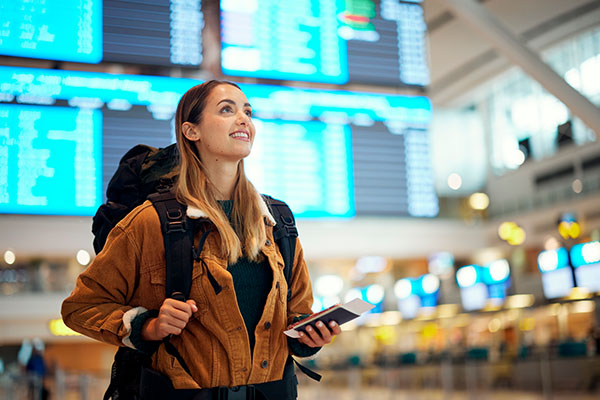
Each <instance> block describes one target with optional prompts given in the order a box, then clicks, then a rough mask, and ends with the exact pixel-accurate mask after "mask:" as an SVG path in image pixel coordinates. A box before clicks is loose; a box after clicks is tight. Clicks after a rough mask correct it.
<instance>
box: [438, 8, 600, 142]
mask: <svg viewBox="0 0 600 400" xmlns="http://www.w3.org/2000/svg"><path fill="white" fill-rule="evenodd" d="M445 3H446V5H447V6H448V8H449V9H450V11H451V12H452V13H453V14H454V15H455V16H456V17H458V18H460V19H462V20H464V21H465V22H467V23H468V24H469V25H471V26H472V27H473V28H475V29H476V30H477V31H479V32H480V33H481V34H482V35H483V36H484V37H486V38H487V39H488V40H489V41H490V43H491V44H492V46H493V47H495V48H496V49H497V50H498V51H499V52H501V53H502V54H504V56H506V58H508V59H509V60H510V61H512V62H513V63H515V64H516V65H518V66H520V67H521V68H522V69H523V71H525V73H527V74H528V75H530V76H531V77H532V78H533V79H535V80H536V81H538V82H539V83H540V85H542V86H543V87H544V88H545V89H546V90H547V91H548V92H550V93H552V94H553V95H554V96H555V97H556V98H558V99H559V100H560V101H562V102H563V103H564V104H565V106H567V107H568V108H569V109H570V110H571V112H572V113H573V114H574V115H576V116H577V117H579V118H580V119H581V120H582V121H583V123H585V124H586V125H587V126H588V127H589V128H590V129H592V130H593V131H594V132H595V133H596V137H597V138H600V109H599V108H598V107H596V106H595V105H594V104H593V103H592V102H591V101H590V100H589V99H588V98H587V97H585V96H583V95H582V94H581V93H579V92H578V91H577V90H575V89H573V87H571V85H569V84H568V83H567V82H566V81H565V80H564V79H563V78H562V77H561V76H560V75H558V74H557V73H556V72H555V71H554V70H553V69H552V68H550V66H548V65H547V64H546V63H545V62H544V61H542V59H540V57H539V56H538V55H537V54H536V53H535V52H534V51H532V50H530V49H529V47H527V45H526V44H525V43H524V41H523V40H521V39H520V38H519V37H517V36H516V35H515V34H513V33H512V32H510V31H509V30H508V29H507V28H506V27H505V26H504V25H503V24H502V23H501V22H500V21H499V20H498V19H497V18H496V17H495V16H494V15H493V14H492V13H490V12H489V11H488V10H487V9H486V8H485V7H484V6H482V5H480V4H479V3H478V2H477V1H474V0H445Z"/></svg>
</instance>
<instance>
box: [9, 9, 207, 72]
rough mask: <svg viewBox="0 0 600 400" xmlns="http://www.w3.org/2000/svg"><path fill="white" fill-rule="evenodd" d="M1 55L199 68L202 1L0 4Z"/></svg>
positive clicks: (202, 16)
mask: <svg viewBox="0 0 600 400" xmlns="http://www.w3.org/2000/svg"><path fill="white" fill-rule="evenodd" d="M0 16H2V18H0V54H2V55H8V56H19V57H29V58H44V59H51V60H59V61H77V62H86V63H99V62H100V61H108V62H121V63H133V64H144V65H159V66H182V67H198V66H199V65H200V64H201V63H202V29H203V28H204V14H203V12H202V2H201V0H146V1H139V0H104V1H102V0H61V1H58V0H54V1H52V0H10V1H1V2H0Z"/></svg>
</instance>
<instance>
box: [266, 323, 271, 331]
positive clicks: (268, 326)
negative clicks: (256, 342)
mask: <svg viewBox="0 0 600 400" xmlns="http://www.w3.org/2000/svg"><path fill="white" fill-rule="evenodd" d="M269 328H271V323H270V322H269V321H267V322H265V329H269Z"/></svg>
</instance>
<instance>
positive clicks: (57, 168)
mask: <svg viewBox="0 0 600 400" xmlns="http://www.w3.org/2000/svg"><path fill="white" fill-rule="evenodd" d="M101 136H102V116H101V114H100V112H99V111H98V110H90V109H77V108H70V107H44V106H38V105H36V106H32V105H17V104H0V143H1V146H0V209H1V210H2V211H3V212H6V213H12V214H19V213H35V214H59V215H71V214H84V215H89V214H92V213H94V212H95V210H96V208H97V207H98V202H99V200H100V199H101V197H102V196H101V192H100V185H99V183H100V179H101V175H100V171H101V154H102V148H101V141H100V139H101Z"/></svg>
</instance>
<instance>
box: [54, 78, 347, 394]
mask: <svg viewBox="0 0 600 400" xmlns="http://www.w3.org/2000/svg"><path fill="white" fill-rule="evenodd" d="M176 134H177V144H178V148H179V153H180V160H179V168H180V170H179V179H178V181H177V183H176V185H175V192H176V196H177V199H178V200H179V201H180V202H181V203H182V204H185V205H186V206H187V215H188V216H189V217H190V218H196V219H199V220H201V221H203V222H202V224H203V225H202V228H201V229H199V232H197V233H196V237H195V244H196V245H198V243H199V241H200V235H201V232H200V230H201V231H202V232H209V233H208V236H206V241H205V242H204V246H203V248H202V253H201V258H202V263H199V262H195V263H194V269H193V281H192V287H191V291H190V296H189V300H187V301H185V302H183V301H177V300H175V299H165V288H164V285H165V260H164V257H165V255H164V245H163V239H162V233H161V228H160V223H159V218H158V215H157V213H156V211H155V209H154V207H153V206H152V204H151V203H150V202H149V201H146V202H145V203H144V204H142V205H140V206H139V207H137V208H136V209H134V210H133V211H132V212H131V213H129V215H128V216H127V217H125V218H124V219H123V220H121V221H120V222H119V224H118V225H117V226H116V227H115V228H114V229H113V230H112V231H111V233H110V235H109V237H108V239H107V242H106V245H105V247H104V249H103V250H102V251H101V252H100V253H99V254H98V256H97V257H96V259H95V260H94V262H93V263H92V264H91V265H90V266H89V267H88V268H87V269H86V270H85V271H84V272H83V273H81V275H80V276H79V278H78V279H77V283H76V286H75V289H74V290H73V293H72V294H71V295H70V296H69V297H68V298H67V299H66V300H65V301H64V303H63V306H62V315H63V319H64V321H65V323H66V324H67V325H68V326H69V327H71V328H72V329H74V330H75V331H78V332H81V333H82V334H84V335H87V336H90V337H92V338H95V339H98V340H102V341H105V342H108V343H111V344H114V345H117V346H123V345H125V346H129V347H133V348H136V349H138V350H140V351H143V352H147V353H149V354H152V369H153V370H154V371H157V372H159V373H161V374H163V375H164V376H166V377H168V378H169V380H170V382H171V384H172V385H173V387H174V388H175V389H177V390H176V391H175V392H176V393H177V395H176V397H172V398H182V399H183V398H185V399H187V398H198V399H200V398H211V397H210V396H213V395H214V396H216V394H215V393H216V392H217V391H216V390H214V389H208V390H207V388H217V387H229V388H232V387H233V388H237V387H244V386H246V385H255V384H258V385H257V386H256V387H257V388H258V389H259V391H263V390H262V389H261V388H265V390H264V392H267V393H268V392H269V390H271V389H272V388H273V387H276V388H278V389H277V391H278V394H277V397H275V398H277V399H294V398H296V390H295V382H296V380H295V376H294V374H293V366H292V364H291V363H290V362H289V354H290V353H291V354H295V355H297V356H300V357H302V356H310V355H313V354H314V353H316V352H317V351H318V349H319V348H320V347H321V346H323V345H325V344H327V343H329V342H331V339H332V337H333V336H334V335H337V334H339V333H340V328H339V326H338V325H337V324H335V323H331V326H325V325H323V324H321V325H320V326H318V327H317V329H312V330H311V331H309V332H308V334H303V335H302V336H301V337H300V338H299V339H297V340H296V339H290V338H288V337H286V336H285V335H284V334H283V331H284V330H285V328H286V327H287V326H288V325H289V324H290V323H292V322H293V321H295V320H297V319H299V318H300V317H301V316H303V315H306V314H310V313H311V309H310V307H311V304H312V290H311V284H310V279H309V275H308V271H307V268H306V264H305V262H304V259H303V252H302V247H301V246H300V243H299V242H298V243H297V244H296V253H295V257H294V266H293V269H292V271H293V275H292V278H291V279H290V286H291V293H292V296H291V299H290V300H289V301H288V300H287V283H286V280H285V277H284V276H283V266H284V263H283V259H282V257H281V254H280V252H279V250H278V249H277V246H276V245H275V244H274V243H275V242H274V240H273V225H274V224H275V221H274V219H273V217H272V215H271V213H270V212H269V208H268V206H267V204H266V203H265V202H264V200H263V198H262V197H261V196H260V195H259V194H258V193H257V191H256V189H255V188H254V187H253V186H252V184H251V183H250V182H249V181H248V179H247V178H246V176H245V174H244V163H243V159H244V158H245V157H247V156H248V155H249V154H250V151H251V149H252V143H253V141H254V137H255V128H254V124H253V123H252V107H251V105H250V104H249V103H248V99H247V98H246V96H245V95H244V93H243V92H242V91H241V90H240V88H239V87H238V86H237V85H235V84H233V83H230V82H223V81H208V82H205V83H203V84H201V85H198V86H195V87H193V88H191V89H190V90H189V91H188V92H186V93H185V94H184V95H183V97H182V99H181V100H180V102H179V105H178V107H177V114H176ZM211 280H216V281H217V282H218V284H219V286H220V287H221V290H219V291H217V290H213V289H214V288H213V286H212V285H211V282H210V281H211ZM168 336H170V337H171V339H170V342H171V343H172V344H173V345H174V346H175V347H176V349H177V350H178V352H179V354H180V355H181V357H182V358H183V359H184V360H185V363H186V364H187V366H188V367H189V373H187V372H186V371H185V369H184V368H183V367H182V365H181V364H180V363H179V362H178V360H177V358H176V357H173V356H172V355H170V354H169V353H168V352H167V351H166V350H165V346H161V345H160V344H161V343H162V342H161V340H163V339H164V338H166V337H168ZM284 370H285V372H286V373H285V374H284ZM282 379H283V381H286V382H293V385H291V389H289V388H290V385H279V386H277V385H272V384H271V385H270V386H269V384H267V385H260V384H263V383H265V382H274V381H276V383H277V382H279V383H281V382H282ZM250 387H251V386H250ZM269 388H271V389H269ZM282 388H288V389H282ZM252 390H254V389H252ZM230 393H233V392H230ZM271 393H272V390H271ZM194 396H195V397H194ZM203 396H204V397H203ZM221 396H222V394H221ZM257 396H258V394H257ZM215 398H216V397H215ZM230 398H233V395H232V396H230ZM256 398H260V397H259V396H258V397H256Z"/></svg>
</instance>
